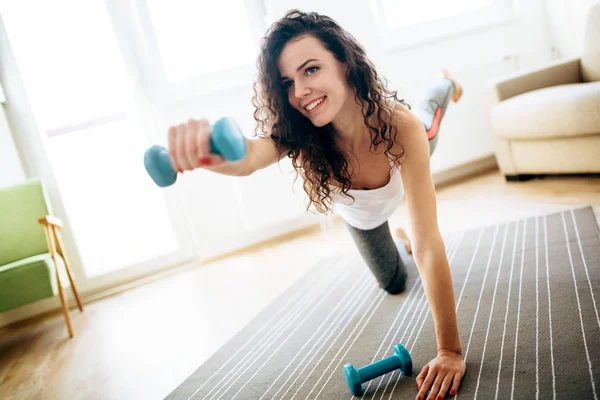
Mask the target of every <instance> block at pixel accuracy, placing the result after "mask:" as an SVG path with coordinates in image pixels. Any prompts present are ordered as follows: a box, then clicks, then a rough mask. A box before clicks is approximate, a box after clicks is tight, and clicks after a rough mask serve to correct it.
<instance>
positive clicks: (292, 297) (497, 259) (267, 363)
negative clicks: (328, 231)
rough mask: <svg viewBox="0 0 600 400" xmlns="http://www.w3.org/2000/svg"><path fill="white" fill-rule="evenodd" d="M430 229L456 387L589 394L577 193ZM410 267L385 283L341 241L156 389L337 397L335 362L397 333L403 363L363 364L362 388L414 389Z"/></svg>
mask: <svg viewBox="0 0 600 400" xmlns="http://www.w3.org/2000/svg"><path fill="white" fill-rule="evenodd" d="M444 240H445V242H446V252H447V254H448V259H449V261H450V265H451V269H452V276H453V283H454V291H455V295H456V305H457V317H458V323H459V329H460V337H461V342H462V345H463V352H464V356H465V358H466V362H467V374H466V375H465V377H464V379H463V383H462V385H461V388H460V390H459V393H458V396H457V397H459V398H464V399H472V398H475V397H477V398H480V399H509V398H515V399H537V398H539V399H598V391H599V390H600V317H599V312H598V308H599V306H598V302H599V301H600V299H599V298H600V234H599V230H598V226H597V223H596V220H595V218H594V214H593V212H592V209H591V207H586V208H581V209H573V210H565V211H562V212H559V213H555V214H550V215H545V216H544V215H542V216H534V217H531V218H527V219H522V220H518V221H511V222H508V223H504V224H499V225H493V226H486V227H482V228H480V229H473V230H468V231H464V232H455V233H452V234H450V235H448V236H447V237H445V238H444ZM415 268H416V267H415V265H414V264H412V265H411V267H410V268H409V280H408V284H407V290H406V291H405V292H404V293H402V294H400V295H395V296H392V295H388V294H386V293H385V292H384V291H383V290H381V289H379V288H378V287H377V285H376V283H375V280H374V278H373V277H372V276H371V275H370V273H369V271H368V268H367V266H366V265H365V264H364V263H363V262H362V260H361V258H360V255H359V254H358V253H357V252H356V251H354V250H353V249H350V251H349V253H348V254H344V255H339V256H335V257H331V258H328V259H324V260H322V261H321V262H319V263H318V264H317V265H316V266H315V267H314V268H313V269H312V270H311V271H310V272H309V273H307V274H306V275H305V276H304V277H303V278H302V279H300V281H298V282H297V283H296V284H295V285H293V286H292V288H291V289H290V290H289V291H288V292H287V293H285V294H284V295H283V296H281V297H280V298H279V299H278V300H277V301H275V302H274V303H273V304H272V305H270V306H269V307H267V308H266V309H265V310H264V311H263V312H262V313H260V314H259V315H258V316H257V318H256V319H254V320H253V321H252V322H251V323H250V324H249V325H248V326H247V327H245V328H244V329H243V330H242V331H241V332H240V333H239V334H238V335H236V336H235V337H234V338H233V339H232V340H230V341H229V342H228V343H227V344H226V345H224V346H223V347H222V348H221V349H220V350H219V351H217V352H216V354H214V355H213V356H212V357H211V358H210V359H209V360H208V361H207V362H206V363H204V365H202V366H201V367H200V368H199V369H198V370H197V371H196V372H194V373H193V374H192V375H191V376H190V377H189V378H188V379H187V380H185V381H184V382H183V383H182V384H181V385H180V386H179V387H178V388H177V389H175V390H174V391H173V392H172V393H171V394H170V395H169V396H168V397H167V398H168V399H198V400H201V399H217V398H221V399H273V398H276V399H311V400H313V399H319V398H320V399H351V398H352V397H353V396H352V395H351V394H350V392H349V390H348V388H347V386H346V382H345V380H344V376H343V371H342V368H343V366H344V364H346V363H352V364H354V365H355V366H356V367H357V368H358V367H362V366H364V365H365V364H368V363H371V362H374V361H376V360H379V359H381V358H384V357H387V356H389V355H391V354H392V348H393V346H394V345H395V344H396V343H402V344H403V345H404V346H405V347H406V348H407V349H408V350H409V352H410V354H411V356H412V359H413V364H414V372H413V374H412V376H408V377H407V376H403V375H400V374H399V373H398V372H393V373H389V374H387V375H385V376H383V377H382V378H376V379H374V380H372V381H370V382H369V383H365V384H363V389H364V390H365V394H364V396H363V397H364V398H368V399H371V398H373V399H414V398H415V397H416V394H417V390H416V384H415V377H416V375H417V374H418V373H419V371H420V370H421V368H422V367H423V365H424V364H425V363H427V362H428V361H429V360H431V358H432V357H433V356H435V353H436V341H435V331H434V326H433V320H432V315H431V313H430V312H429V307H428V305H427V301H426V299H425V295H424V293H423V286H422V282H421V280H420V278H419V275H418V272H417V270H416V269H415ZM224 317H225V318H226V316H224ZM448 397H450V396H448Z"/></svg>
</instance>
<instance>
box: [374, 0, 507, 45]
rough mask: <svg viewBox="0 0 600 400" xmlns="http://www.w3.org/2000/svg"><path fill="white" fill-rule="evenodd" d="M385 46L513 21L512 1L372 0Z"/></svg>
mask: <svg viewBox="0 0 600 400" xmlns="http://www.w3.org/2000/svg"><path fill="white" fill-rule="evenodd" d="M370 4H371V9H372V11H373V14H374V17H375V20H376V23H377V26H378V27H379V34H380V36H382V37H383V40H384V43H385V47H386V48H387V49H388V50H389V49H393V48H396V47H406V46H412V45H416V44H420V43H424V42H428V41H432V40H437V39H440V38H447V37H449V36H450V35H454V34H458V33H462V32H466V31H470V30H473V29H479V28H484V27H490V26H492V25H494V24H498V23H503V22H510V21H512V20H514V19H515V17H516V13H515V10H514V8H513V6H512V4H511V1H510V0H454V1H446V0H420V1H418V2H415V1H407V0H370Z"/></svg>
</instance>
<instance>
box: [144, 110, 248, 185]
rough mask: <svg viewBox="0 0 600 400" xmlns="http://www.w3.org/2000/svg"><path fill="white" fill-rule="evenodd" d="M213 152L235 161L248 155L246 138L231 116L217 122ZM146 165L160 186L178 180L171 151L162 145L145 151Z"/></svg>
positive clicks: (213, 137)
mask: <svg viewBox="0 0 600 400" xmlns="http://www.w3.org/2000/svg"><path fill="white" fill-rule="evenodd" d="M210 151H211V153H215V154H219V155H220V156H221V157H223V158H224V159H225V160H227V161H229V162H234V161H238V160H241V159H242V158H244V157H245V156H246V139H245V138H244V135H243V134H242V131H241V130H240V128H239V127H238V125H237V124H236V123H235V121H234V120H233V119H232V118H231V117H224V118H221V119H220V120H218V121H217V122H215V124H214V125H213V126H212V129H211V136H210ZM144 166H145V167H146V171H148V174H149V175H150V177H151V178H152V180H153V181H154V183H156V184H157V185H158V186H160V187H165V186H170V185H172V184H174V183H175V181H176V180H177V172H175V170H174V169H173V166H172V165H171V160H170V159H169V152H168V151H167V149H165V148H164V147H162V146H158V145H155V146H152V147H150V148H148V149H147V150H146V152H145V153H144Z"/></svg>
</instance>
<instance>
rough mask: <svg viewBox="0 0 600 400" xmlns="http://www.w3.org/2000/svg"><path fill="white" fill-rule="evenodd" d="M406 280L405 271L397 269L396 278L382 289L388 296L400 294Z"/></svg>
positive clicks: (404, 287)
mask: <svg viewBox="0 0 600 400" xmlns="http://www.w3.org/2000/svg"><path fill="white" fill-rule="evenodd" d="M407 278H408V275H407V273H406V270H405V269H404V268H400V267H399V268H398V271H397V273H396V276H395V277H394V279H393V280H392V282H390V283H389V284H388V285H387V286H386V287H384V288H383V289H384V290H385V291H386V292H388V293H389V294H400V293H402V292H404V290H405V289H406V280H407Z"/></svg>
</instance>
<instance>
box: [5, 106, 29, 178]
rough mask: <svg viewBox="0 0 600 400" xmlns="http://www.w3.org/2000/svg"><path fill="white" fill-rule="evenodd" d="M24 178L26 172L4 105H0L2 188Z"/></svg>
mask: <svg viewBox="0 0 600 400" xmlns="http://www.w3.org/2000/svg"><path fill="white" fill-rule="evenodd" d="M24 179H25V173H24V172H23V167H22V166H21V160H20V158H19V155H18V153H17V148H16V147H15V141H14V140H13V137H12V134H11V131H10V129H9V127H8V124H7V122H6V114H5V113H4V107H0V188H2V187H6V186H10V185H14V184H17V183H19V182H21V181H23V180H24Z"/></svg>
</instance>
